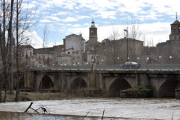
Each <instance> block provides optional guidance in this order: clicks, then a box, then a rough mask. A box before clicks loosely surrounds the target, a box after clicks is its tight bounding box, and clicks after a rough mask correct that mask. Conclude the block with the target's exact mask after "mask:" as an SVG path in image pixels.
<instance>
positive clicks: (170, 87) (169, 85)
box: [158, 78, 180, 98]
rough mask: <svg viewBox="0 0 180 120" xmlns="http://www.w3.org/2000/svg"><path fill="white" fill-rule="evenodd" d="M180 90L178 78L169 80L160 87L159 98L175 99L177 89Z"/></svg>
mask: <svg viewBox="0 0 180 120" xmlns="http://www.w3.org/2000/svg"><path fill="white" fill-rule="evenodd" d="M178 88H180V81H179V80H178V79H177V78H170V79H167V80H166V81H165V82H164V83H163V84H162V85H161V86H160V87H159V92H158V96H159V97H166V98H173V97H175V89H178Z"/></svg>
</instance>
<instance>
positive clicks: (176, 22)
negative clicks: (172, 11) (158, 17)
mask: <svg viewBox="0 0 180 120" xmlns="http://www.w3.org/2000/svg"><path fill="white" fill-rule="evenodd" d="M172 24H180V22H179V21H178V20H176V21H174V22H173V23H172Z"/></svg>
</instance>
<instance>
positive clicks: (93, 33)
mask: <svg viewBox="0 0 180 120" xmlns="http://www.w3.org/2000/svg"><path fill="white" fill-rule="evenodd" d="M97 39H98V37H97V28H96V26H95V22H94V20H92V22H91V27H90V28H89V43H90V44H94V43H96V42H97Z"/></svg>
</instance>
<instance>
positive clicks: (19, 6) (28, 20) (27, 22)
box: [15, 0, 37, 101]
mask: <svg viewBox="0 0 180 120" xmlns="http://www.w3.org/2000/svg"><path fill="white" fill-rule="evenodd" d="M23 2H24V1H23V0H16V21H15V23H16V25H15V26H16V97H15V101H18V100H19V80H20V79H21V76H20V70H21V69H20V64H19V63H20V61H19V60H20V58H19V57H20V56H19V54H20V53H19V52H21V51H19V46H20V45H22V44H30V42H31V41H30V39H29V38H28V36H27V34H26V32H27V31H28V30H29V29H30V28H31V27H32V26H34V25H35V24H36V23H37V19H35V14H34V13H32V12H31V10H27V9H26V10H24V8H23ZM29 15H31V16H32V17H29Z"/></svg>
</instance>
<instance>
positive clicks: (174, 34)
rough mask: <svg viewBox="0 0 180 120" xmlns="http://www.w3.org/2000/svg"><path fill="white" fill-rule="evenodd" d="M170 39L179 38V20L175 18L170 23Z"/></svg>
mask: <svg viewBox="0 0 180 120" xmlns="http://www.w3.org/2000/svg"><path fill="white" fill-rule="evenodd" d="M169 39H170V40H180V22H179V21H178V19H177V12H176V20H175V21H174V22H173V23H172V24H171V34H170V35H169Z"/></svg>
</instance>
